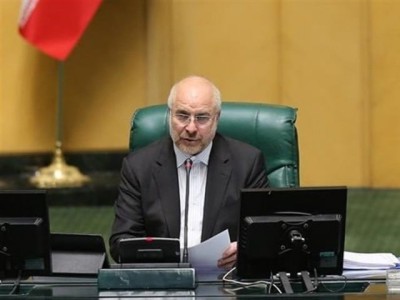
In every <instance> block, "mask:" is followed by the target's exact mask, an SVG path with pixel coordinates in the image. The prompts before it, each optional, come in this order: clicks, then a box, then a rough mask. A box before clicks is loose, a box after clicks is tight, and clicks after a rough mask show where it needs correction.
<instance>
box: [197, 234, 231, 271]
mask: <svg viewBox="0 0 400 300" xmlns="http://www.w3.org/2000/svg"><path fill="white" fill-rule="evenodd" d="M230 243H231V241H230V238H229V233H228V230H225V231H223V232H221V233H219V234H217V235H215V236H213V237H212V238H210V239H208V240H206V241H204V242H202V243H201V244H198V245H196V246H193V247H190V248H189V262H190V263H191V265H192V267H194V268H195V269H196V268H202V269H205V268H211V269H213V268H215V269H217V268H218V267H217V261H218V259H220V258H221V257H222V253H223V252H224V251H225V250H226V249H227V248H228V247H229V245H230Z"/></svg>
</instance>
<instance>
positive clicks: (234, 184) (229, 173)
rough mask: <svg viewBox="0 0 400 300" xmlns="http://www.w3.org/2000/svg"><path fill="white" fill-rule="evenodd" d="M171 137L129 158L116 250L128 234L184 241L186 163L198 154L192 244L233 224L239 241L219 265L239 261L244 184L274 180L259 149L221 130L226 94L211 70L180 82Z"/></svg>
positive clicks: (113, 240) (118, 206)
mask: <svg viewBox="0 0 400 300" xmlns="http://www.w3.org/2000/svg"><path fill="white" fill-rule="evenodd" d="M168 107H169V125H170V126H169V127H170V136H169V137H166V138H163V139H161V140H159V141H156V142H154V143H152V144H151V145H148V146H147V147H145V148H142V149H140V150H138V151H135V152H132V153H130V154H129V155H128V156H127V157H126V158H125V159H124V161H123V164H122V170H121V183H120V186H119V196H118V199H117V200H116V202H115V220H114V224H113V227H112V233H111V237H110V248H111V255H112V256H113V258H114V259H115V260H116V261H118V260H119V259H118V241H119V240H120V239H121V238H128V237H144V236H153V237H171V238H178V237H179V238H180V241H181V245H183V231H184V230H183V224H184V212H185V192H186V184H185V183H186V170H185V160H186V159H187V158H190V159H191V161H192V164H191V170H190V189H189V190H190V198H189V205H188V206H189V209H188V246H189V247H191V246H193V245H196V244H199V243H200V242H202V241H204V240H206V239H208V238H210V237H212V236H214V235H216V234H218V233H220V232H222V231H224V230H225V229H228V230H229V234H230V238H231V240H232V241H233V242H232V243H231V244H230V246H229V247H228V248H227V249H226V250H225V252H224V253H223V255H222V257H221V259H220V260H219V261H218V266H219V267H221V268H231V267H232V266H233V265H234V264H235V262H236V252H237V243H236V242H235V241H236V239H237V229H238V221H239V209H240V208H239V207H240V205H239V204H240V203H239V199H240V189H241V188H261V187H266V186H268V179H267V177H266V171H265V170H266V169H265V165H264V157H263V155H262V153H261V151H259V150H258V149H256V148H254V147H252V146H250V145H247V144H245V143H242V142H239V141H236V140H233V139H230V138H227V137H223V136H222V135H220V134H219V133H217V132H216V130H217V125H218V120H219V117H220V113H221V96H220V92H219V90H218V89H217V87H215V85H214V84H213V83H212V82H210V81H209V80H207V79H206V78H204V77H200V76H190V77H187V78H184V79H182V80H181V81H179V82H178V83H176V84H175V85H174V86H173V87H172V89H171V92H170V95H169V97H168Z"/></svg>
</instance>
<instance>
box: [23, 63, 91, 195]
mask: <svg viewBox="0 0 400 300" xmlns="http://www.w3.org/2000/svg"><path fill="white" fill-rule="evenodd" d="M57 67H58V70H57V105H56V143H55V150H54V153H53V160H52V162H51V164H50V165H49V166H47V167H43V168H40V169H39V170H37V171H36V172H35V174H34V175H33V176H32V177H31V178H30V182H31V184H33V185H34V186H36V187H38V188H69V187H80V186H83V185H84V184H86V183H88V182H89V181H90V178H89V177H88V176H86V175H83V174H82V173H81V172H80V171H79V169H78V168H77V167H74V166H70V165H67V164H66V162H65V159H64V155H63V152H62V140H63V130H62V127H63V126H62V125H63V95H64V62H63V61H58V66H57Z"/></svg>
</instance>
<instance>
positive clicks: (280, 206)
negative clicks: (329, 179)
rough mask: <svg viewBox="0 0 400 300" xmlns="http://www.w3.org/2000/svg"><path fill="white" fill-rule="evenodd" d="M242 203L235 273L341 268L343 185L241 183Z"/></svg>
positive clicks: (319, 271) (318, 271) (247, 275)
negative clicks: (244, 185) (258, 185)
mask: <svg viewBox="0 0 400 300" xmlns="http://www.w3.org/2000/svg"><path fill="white" fill-rule="evenodd" d="M240 205H241V208H240V223H239V236H238V259H237V276H238V277H239V278H243V279H256V278H270V276H271V274H272V275H275V274H277V273H279V272H284V273H288V274H290V275H291V276H295V275H296V274H297V273H299V272H302V271H308V272H309V273H310V274H312V275H318V276H319V275H340V274H341V273H342V271H343V254H344V236H345V224H346V205H347V188H346V187H311V188H306V187H303V188H277V189H274V188H266V189H243V190H242V191H241V204H240Z"/></svg>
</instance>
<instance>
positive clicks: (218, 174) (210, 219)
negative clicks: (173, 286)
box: [201, 134, 232, 241]
mask: <svg viewBox="0 0 400 300" xmlns="http://www.w3.org/2000/svg"><path fill="white" fill-rule="evenodd" d="M226 149H227V148H226V147H225V141H224V140H223V139H222V138H221V137H220V136H219V135H218V134H217V135H216V137H215V138H214V141H213V147H212V150H211V153H210V159H209V163H208V172H207V185H206V195H205V203H204V213H203V229H202V235H201V239H202V241H203V240H205V239H208V238H210V237H211V235H212V233H213V229H214V226H215V222H216V220H217V217H218V213H219V212H220V209H221V207H222V206H223V204H224V202H225V200H226V199H225V198H226V197H225V191H226V189H227V185H228V182H229V179H230V176H231V173H232V165H231V160H230V154H229V153H228V152H227V151H226Z"/></svg>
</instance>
